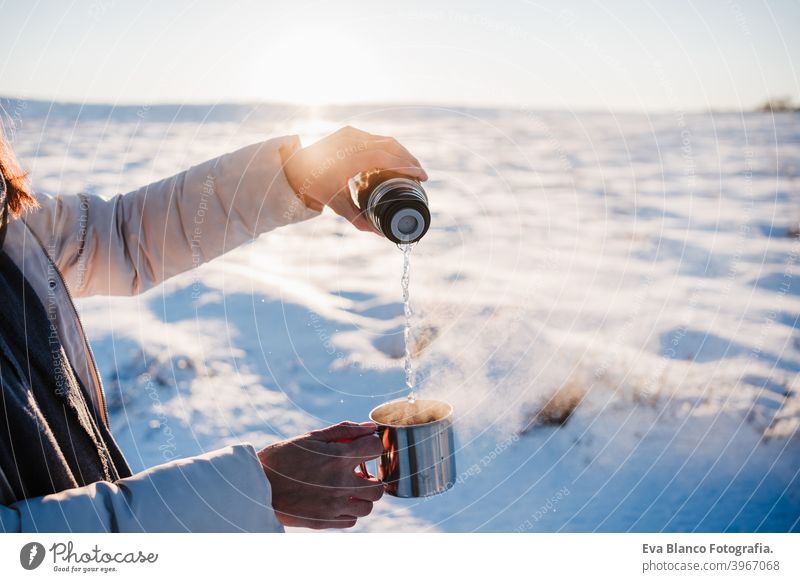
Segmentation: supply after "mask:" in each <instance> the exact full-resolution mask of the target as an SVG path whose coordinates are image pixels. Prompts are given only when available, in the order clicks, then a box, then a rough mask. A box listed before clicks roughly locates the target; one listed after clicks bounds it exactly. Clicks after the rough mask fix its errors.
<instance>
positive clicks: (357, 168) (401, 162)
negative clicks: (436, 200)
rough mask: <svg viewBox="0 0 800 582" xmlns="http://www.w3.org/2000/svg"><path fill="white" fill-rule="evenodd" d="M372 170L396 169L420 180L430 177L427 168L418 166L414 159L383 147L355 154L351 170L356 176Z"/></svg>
mask: <svg viewBox="0 0 800 582" xmlns="http://www.w3.org/2000/svg"><path fill="white" fill-rule="evenodd" d="M370 170H394V171H396V172H399V173H401V174H404V175H406V176H409V177H411V178H416V179H418V180H424V179H427V177H428V175H427V174H426V173H425V170H423V169H422V168H420V167H419V166H417V165H416V164H415V163H414V161H413V160H409V159H408V158H405V157H399V156H396V155H394V154H391V153H389V152H388V151H386V150H384V149H381V148H375V149H367V150H365V151H363V152H359V153H357V154H354V155H353V162H352V165H351V171H352V173H353V175H354V176H355V175H356V174H359V173H361V172H369V171H370Z"/></svg>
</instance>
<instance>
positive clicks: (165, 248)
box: [25, 127, 427, 296]
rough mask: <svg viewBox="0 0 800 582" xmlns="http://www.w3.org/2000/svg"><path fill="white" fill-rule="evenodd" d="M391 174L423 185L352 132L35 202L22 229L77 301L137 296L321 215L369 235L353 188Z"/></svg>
mask: <svg viewBox="0 0 800 582" xmlns="http://www.w3.org/2000/svg"><path fill="white" fill-rule="evenodd" d="M379 168H388V169H393V170H396V171H399V172H401V173H405V174H408V175H409V176H411V177H413V178H417V179H419V180H426V179H427V174H426V173H425V171H424V170H423V169H422V168H421V166H420V163H419V161H417V159H416V158H415V157H414V156H412V155H411V154H410V153H409V152H408V150H406V149H405V148H404V147H403V146H402V145H400V144H399V143H398V142H397V140H395V139H393V138H391V137H386V136H380V135H373V134H369V133H366V132H363V131H360V130H357V129H355V128H352V127H346V128H343V129H341V130H339V131H337V132H336V133H334V134H332V135H329V136H327V137H326V138H324V139H322V140H320V141H318V142H316V143H314V144H312V145H311V146H309V147H306V148H301V147H300V142H299V140H298V139H297V137H294V136H291V137H285V138H278V139H272V140H269V141H266V142H263V143H259V144H254V145H251V146H248V147H246V148H243V149H240V150H238V151H236V152H233V153H230V154H226V155H224V156H221V157H219V158H215V159H213V160H209V161H207V162H205V163H203V164H200V165H198V166H194V167H192V168H190V169H188V170H186V171H185V172H181V173H180V174H177V175H175V176H173V177H171V178H167V179H165V180H161V181H160V182H156V183H154V184H150V185H149V186H145V187H143V188H140V189H138V190H135V191H133V192H130V193H128V194H125V195H120V196H116V197H114V198H111V199H110V200H104V199H103V198H100V197H99V196H88V195H80V196H59V197H56V198H51V197H47V196H40V197H38V199H39V202H40V205H41V207H40V208H39V209H37V210H35V211H32V212H31V213H30V214H29V215H27V216H26V218H25V220H26V222H27V224H28V225H29V226H30V228H31V229H32V230H33V231H34V232H35V233H36V234H37V236H38V237H39V239H40V240H41V241H42V242H43V244H44V246H45V247H46V248H47V251H48V252H49V253H50V255H51V256H52V258H53V260H54V262H55V263H56V265H57V266H58V267H59V269H60V270H61V272H62V273H63V274H64V276H65V278H66V280H67V283H68V284H69V286H70V289H71V290H72V291H73V293H74V294H75V295H78V296H85V295H131V294H136V293H140V292H142V291H145V290H147V289H149V288H150V287H152V286H154V285H156V284H158V283H160V282H162V281H164V280H166V279H168V278H169V277H172V276H173V275H177V274H178V273H182V272H184V271H187V270H189V269H191V268H192V267H196V266H198V265H200V264H202V263H205V262H207V261H210V260H211V259H213V258H215V257H217V256H219V255H221V254H222V253H224V252H226V251H229V250H231V249H234V248H236V247H237V246H239V245H241V244H242V243H244V242H247V241H249V240H251V239H253V238H255V237H257V236H258V235H260V234H262V233H264V232H267V231H269V230H272V229H274V228H277V227H279V226H283V225H286V224H291V223H295V222H300V221H302V220H306V219H308V218H311V217H313V216H316V215H317V214H319V213H320V211H321V210H322V208H323V206H330V208H331V209H332V210H333V211H334V212H336V213H337V214H339V215H341V216H344V217H345V218H347V219H348V220H349V221H350V222H352V223H353V224H354V225H355V226H356V227H357V228H359V229H361V230H365V231H370V230H373V229H372V228H371V227H370V225H369V222H368V221H367V220H366V219H365V218H364V216H363V214H362V213H361V212H360V210H359V209H358V208H357V207H356V206H355V204H354V203H353V201H352V199H351V198H350V193H349V191H348V190H347V181H348V179H349V178H351V177H353V176H355V175H356V174H359V173H360V172H366V171H370V170H374V169H379Z"/></svg>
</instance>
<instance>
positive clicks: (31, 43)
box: [0, 0, 800, 110]
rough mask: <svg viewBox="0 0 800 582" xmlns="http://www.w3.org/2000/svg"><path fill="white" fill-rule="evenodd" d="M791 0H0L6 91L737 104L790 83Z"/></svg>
mask: <svg viewBox="0 0 800 582" xmlns="http://www.w3.org/2000/svg"><path fill="white" fill-rule="evenodd" d="M798 29H800V2H798V1H797V0H777V1H774V2H765V1H762V0H758V1H755V0H754V1H748V0H709V1H700V0H696V1H686V0H671V1H663V2H655V1H647V0H631V1H617V0H611V1H604V2H602V3H600V2H592V1H586V0H581V1H579V0H566V1H564V0H562V1H558V2H540V1H536V2H530V1H527V0H493V1H482V2H478V1H473V0H458V1H451V0H442V1H433V0H428V1H424V0H419V1H418V0H404V1H402V2H384V1H381V0H372V1H361V0H336V1H334V2H331V1H327V2H316V1H306V0H292V1H286V0H283V1H281V2H276V1H273V0H226V1H224V2H223V1H216V2H212V1H210V0H173V1H169V2H166V1H161V2H158V1H148V0H138V1H123V0H41V1H37V0H0V95H4V96H13V97H24V98H30V99H34V98H36V99H46V100H59V101H76V102H102V103H115V104H123V103H134V104H140V103H217V102H252V101H273V102H291V103H306V104H326V103H361V102H369V103H378V102H392V103H393V102H404V103H420V104H422V103H434V104H444V105H472V106H494V105H504V106H528V107H542V108H556V109H594V110H598V109H600V110H607V109H628V110H663V109H670V110H674V109H687V110H693V109H708V108H732V109H741V108H745V109H749V108H752V107H754V106H756V105H758V104H759V103H761V102H763V101H764V100H765V99H766V98H768V97H781V96H789V97H792V98H794V99H795V100H798V99H799V98H800V81H799V80H798V79H800V74H798V71H797V69H796V65H798V64H800V35H798V34H797V32H796V31H797V30H798Z"/></svg>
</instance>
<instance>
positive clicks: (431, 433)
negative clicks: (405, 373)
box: [369, 398, 456, 497]
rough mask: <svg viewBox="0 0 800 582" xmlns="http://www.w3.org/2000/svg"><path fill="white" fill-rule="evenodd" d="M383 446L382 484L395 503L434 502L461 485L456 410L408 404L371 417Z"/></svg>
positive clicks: (380, 410)
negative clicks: (433, 498)
mask: <svg viewBox="0 0 800 582" xmlns="http://www.w3.org/2000/svg"><path fill="white" fill-rule="evenodd" d="M369 418H370V420H372V421H373V422H374V423H376V424H377V425H378V431H377V434H378V436H379V437H380V438H381V442H382V443H383V451H384V452H383V455H381V458H380V461H379V462H378V478H379V479H380V480H381V481H383V483H384V488H385V491H386V493H388V494H389V495H394V496H395V497H428V496H430V495H436V494H437V493H442V492H444V491H447V490H448V489H450V488H451V487H452V486H453V485H454V484H455V481H456V454H455V443H454V439H453V407H452V406H450V405H449V404H448V403H447V402H441V401H439V400H416V401H415V402H414V403H413V404H410V403H409V402H408V401H407V400H406V399H405V398H403V399H401V400H392V401H391V402H387V403H385V404H381V405H380V406H378V407H377V408H375V409H373V410H372V412H370V413H369Z"/></svg>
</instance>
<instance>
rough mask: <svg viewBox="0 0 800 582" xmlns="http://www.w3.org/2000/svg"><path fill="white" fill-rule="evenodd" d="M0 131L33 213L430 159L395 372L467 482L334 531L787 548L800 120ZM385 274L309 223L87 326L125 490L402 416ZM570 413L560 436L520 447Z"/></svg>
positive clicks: (553, 117)
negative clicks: (204, 180)
mask: <svg viewBox="0 0 800 582" xmlns="http://www.w3.org/2000/svg"><path fill="white" fill-rule="evenodd" d="M4 106H5V108H6V110H7V111H9V112H12V113H11V116H12V117H13V118H14V121H16V123H17V125H18V128H17V130H16V133H15V135H14V138H13V144H14V147H15V148H16V150H17V153H18V155H19V157H20V158H21V159H22V160H23V162H24V163H25V165H26V166H27V168H28V169H29V170H30V171H31V173H32V177H33V181H34V185H35V186H36V187H37V188H38V189H40V190H44V191H49V192H51V193H62V194H67V195H69V194H72V193H75V192H77V191H79V190H89V191H93V192H97V193H100V194H103V195H111V194H114V193H116V192H119V191H123V192H124V191H127V190H130V189H133V188H135V187H137V186H140V185H143V184H146V183H148V182H150V181H153V180H155V179H159V178H161V177H164V176H166V175H170V174H172V173H175V172H177V171H180V170H181V169H183V168H185V167H187V166H188V165H190V164H192V163H195V162H199V161H202V160H204V159H207V158H210V157H213V156H215V155H219V154H221V153H224V152H225V151H229V150H232V149H234V148H236V147H239V146H241V145H246V144H248V143H252V142H254V141H258V140H261V139H266V138H268V137H272V136H277V135H284V134H287V133H299V134H300V135H301V137H302V139H303V141H304V142H305V143H309V142H310V141H311V140H313V139H316V138H318V137H320V136H322V135H324V134H325V133H327V132H330V131H332V130H335V129H336V128H338V127H339V126H341V125H345V124H351V125H355V126H357V127H360V128H362V129H365V130H368V131H371V132H373V133H379V134H385V135H394V136H396V137H398V138H399V139H400V140H401V141H402V142H403V143H405V144H406V145H407V146H408V147H409V149H411V150H412V151H413V152H414V153H415V155H417V157H419V158H420V159H421V160H422V162H423V164H424V166H425V167H426V169H427V171H428V173H429V175H430V176H431V180H430V181H429V182H428V184H427V185H426V189H427V191H428V193H429V195H430V197H431V200H432V211H433V219H432V227H431V230H430V231H429V233H428V234H427V235H426V237H425V238H424V239H423V240H422V242H420V243H419V245H417V247H416V248H415V249H414V252H413V256H412V265H411V301H412V308H413V309H414V321H413V324H414V337H415V338H416V339H415V348H416V349H417V351H418V354H417V357H416V361H415V365H416V366H417V369H418V373H417V377H418V380H419V381H420V382H421V386H422V387H421V390H420V395H421V396H422V397H425V398H431V397H433V398H442V399H444V400H447V401H448V402H450V403H452V404H453V406H454V407H455V411H456V433H457V444H458V452H457V464H458V469H459V479H458V483H457V484H456V486H455V487H454V488H453V489H452V490H451V491H449V492H447V493H444V494H442V495H438V496H435V497H432V498H428V499H422V500H401V499H395V498H391V497H389V496H385V497H384V499H383V500H382V501H381V502H380V503H378V504H376V506H375V510H374V512H373V514H372V515H371V516H369V517H368V518H366V519H362V520H360V521H359V524H358V525H357V526H356V528H355V529H356V530H360V531H628V530H633V531H662V530H664V531H787V530H798V529H800V522H799V521H798V520H799V519H800V486H799V483H798V471H799V470H800V455H799V454H798V453H799V449H798V445H799V444H800V439H798V425H799V424H800V396H798V392H799V391H800V380H798V371H799V370H800V333H799V332H798V331H797V330H798V314H800V285H799V284H798V281H797V277H798V267H797V263H798V255H800V239H798V238H791V237H789V236H787V233H788V232H789V230H790V229H791V228H792V227H793V226H795V225H796V224H797V223H798V221H800V116H798V115H796V114H780V115H775V116H774V117H773V116H771V115H766V114H741V113H713V114H712V113H694V114H684V113H681V112H675V113H671V112H666V113H658V114H652V115H645V114H622V115H612V114H609V113H579V114H576V113H572V112H557V111H550V112H548V111H528V110H511V109H506V110H492V109H448V108H443V107H413V106H403V107H401V106H387V107H383V108H378V107H372V108H367V107H338V108H328V109H319V108H317V109H306V108H293V107H289V106H280V107H278V106H265V105H262V106H247V105H239V106H233V105H231V106H220V107H210V106H209V107H202V106H193V107H183V108H178V107H170V106H161V107H154V108H147V107H142V108H134V107H126V108H111V107H107V106H92V105H90V106H85V107H84V108H82V109H81V108H78V107H69V106H65V105H57V104H56V105H54V106H52V107H50V106H49V105H44V104H41V103H36V102H25V101H22V102H14V101H12V102H6V103H4ZM402 258H403V257H402V252H400V251H399V250H398V248H396V247H395V246H393V245H392V244H391V243H389V242H388V241H386V240H382V239H380V238H378V237H376V236H374V235H372V234H367V233H360V232H357V231H356V230H355V229H353V228H351V227H350V226H349V225H347V224H346V223H344V222H343V221H342V220H340V219H338V217H335V216H334V215H332V214H330V213H327V212H326V213H325V215H323V216H322V217H320V218H317V219H314V220H312V221H309V222H307V223H303V224H300V225H294V226H291V227H288V228H284V229H281V230H279V231H276V232H273V233H270V234H268V235H265V236H263V237H261V238H260V239H259V240H257V241H255V242H254V243H252V244H249V245H246V246H245V247H243V248H240V249H238V250H236V251H234V252H232V253H230V254H228V255H226V256H225V257H223V258H221V259H218V260H215V261H213V262H212V263H210V264H207V265H204V266H202V267H200V268H199V269H197V270H195V271H194V272H191V273H186V274H185V275H182V276H180V277H176V278H174V279H172V280H170V281H168V282H167V283H166V284H164V285H162V286H161V287H159V288H157V289H154V290H152V291H150V292H148V293H146V294H144V295H141V296H138V297H133V298H91V299H88V300H82V301H81V302H80V305H79V308H80V311H81V313H82V317H83V319H84V324H85V326H86V328H87V330H88V333H89V335H90V338H91V342H92V346H93V348H94V351H95V355H96V357H97V360H98V362H99V366H100V368H101V372H102V374H103V377H104V380H105V387H106V391H107V394H108V400H109V406H110V409H111V419H112V425H113V429H114V432H115V435H116V436H117V438H118V440H119V442H120V444H121V446H122V448H123V450H124V451H125V452H126V454H127V455H128V458H129V460H130V462H131V464H132V466H133V468H134V469H135V470H140V469H143V468H145V467H149V466H152V465H155V464H158V463H162V462H165V461H167V460H170V459H172V458H177V457H180V456H186V455H193V454H197V453H200V452H202V451H207V450H212V449H214V448H217V447H220V446H223V445H226V444H230V443H235V442H241V441H249V442H252V443H253V444H255V445H256V446H264V445H266V444H268V443H271V442H274V441H276V440H279V439H282V438H287V437H291V436H294V435H297V434H300V433H303V432H304V431H307V430H310V429H314V428H318V427H322V426H325V425H328V424H333V423H336V422H339V421H341V420H346V419H350V420H365V419H366V418H367V415H368V413H369V411H370V410H371V409H372V408H373V407H374V406H376V405H378V404H380V403H382V402H384V401H386V400H389V399H392V398H397V397H401V396H403V395H404V394H405V391H404V382H403V369H402V359H400V358H399V356H401V355H402V353H403V347H404V346H403V337H402V324H403V309H402V303H401V294H400V275H401V269H402ZM557 392H558V393H559V396H556V397H555V398H554V399H553V397H554V394H556V393H557ZM567 393H569V394H571V395H572V397H573V399H576V401H579V402H580V403H579V404H578V406H577V407H576V408H575V410H574V411H573V412H572V414H571V415H569V414H568V415H567V416H568V418H567V420H566V422H565V423H564V424H563V425H558V424H547V423H542V422H533V423H532V422H531V421H532V419H534V417H536V414H537V413H538V412H539V411H540V410H541V409H542V408H543V407H544V406H545V405H546V404H548V402H549V401H550V400H551V399H553V401H552V402H549V406H550V408H548V410H553V409H556V410H557V409H558V408H559V406H563V403H564V402H566V401H567V398H566V397H565V396H564V394H567ZM538 418H539V420H541V419H542V418H543V417H542V416H539V417H538Z"/></svg>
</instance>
